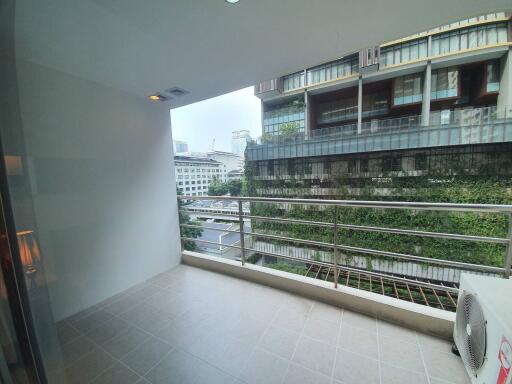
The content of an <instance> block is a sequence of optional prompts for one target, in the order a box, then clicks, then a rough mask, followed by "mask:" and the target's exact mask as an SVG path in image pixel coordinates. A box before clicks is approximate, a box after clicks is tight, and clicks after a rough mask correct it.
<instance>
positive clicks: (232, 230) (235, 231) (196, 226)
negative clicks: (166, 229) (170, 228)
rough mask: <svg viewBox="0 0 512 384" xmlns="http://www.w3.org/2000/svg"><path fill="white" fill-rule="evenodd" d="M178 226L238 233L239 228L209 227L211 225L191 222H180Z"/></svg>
mask: <svg viewBox="0 0 512 384" xmlns="http://www.w3.org/2000/svg"><path fill="white" fill-rule="evenodd" d="M180 227H185V228H197V229H209V230H211V231H217V232H231V233H240V230H235V229H221V228H211V227H203V226H202V225H193V224H180Z"/></svg>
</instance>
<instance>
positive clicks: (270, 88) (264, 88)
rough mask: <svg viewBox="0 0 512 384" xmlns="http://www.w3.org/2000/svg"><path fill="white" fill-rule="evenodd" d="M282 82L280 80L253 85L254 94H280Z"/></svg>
mask: <svg viewBox="0 0 512 384" xmlns="http://www.w3.org/2000/svg"><path fill="white" fill-rule="evenodd" d="M282 91H283V82H282V79H281V78H278V79H271V80H265V81H262V82H260V83H258V84H256V85H255V87H254V94H255V95H258V94H261V93H267V92H282Z"/></svg>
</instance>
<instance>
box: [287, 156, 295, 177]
mask: <svg viewBox="0 0 512 384" xmlns="http://www.w3.org/2000/svg"><path fill="white" fill-rule="evenodd" d="M287 168H288V175H290V176H294V175H295V173H296V162H295V159H288V164H287Z"/></svg>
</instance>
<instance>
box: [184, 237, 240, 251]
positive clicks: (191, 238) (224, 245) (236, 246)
mask: <svg viewBox="0 0 512 384" xmlns="http://www.w3.org/2000/svg"><path fill="white" fill-rule="evenodd" d="M181 240H189V241H198V242H200V243H206V244H213V245H218V246H221V247H229V248H236V249H242V247H240V246H238V245H227V244H221V243H216V242H215V241H209V240H200V239H194V238H193V237H181ZM246 249H247V248H246Z"/></svg>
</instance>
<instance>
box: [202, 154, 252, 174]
mask: <svg viewBox="0 0 512 384" xmlns="http://www.w3.org/2000/svg"><path fill="white" fill-rule="evenodd" d="M206 157H208V158H209V159H213V160H216V161H219V162H221V163H222V164H224V165H225V166H226V169H227V172H230V171H234V170H241V169H243V168H244V158H243V157H242V156H239V155H237V154H236V153H231V152H224V151H210V152H208V153H207V154H206Z"/></svg>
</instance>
